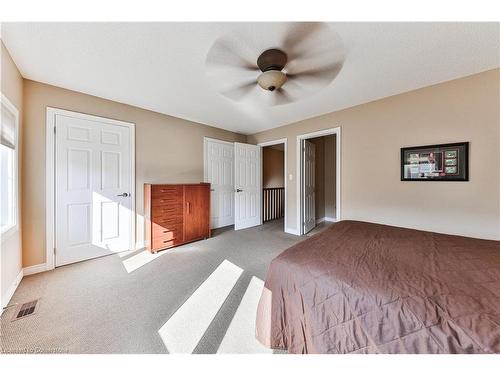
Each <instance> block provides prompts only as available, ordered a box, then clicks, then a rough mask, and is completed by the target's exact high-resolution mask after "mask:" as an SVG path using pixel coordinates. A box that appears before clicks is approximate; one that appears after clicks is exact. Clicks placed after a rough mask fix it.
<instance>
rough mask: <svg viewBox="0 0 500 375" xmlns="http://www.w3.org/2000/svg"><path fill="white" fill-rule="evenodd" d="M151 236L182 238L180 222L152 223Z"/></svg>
mask: <svg viewBox="0 0 500 375" xmlns="http://www.w3.org/2000/svg"><path fill="white" fill-rule="evenodd" d="M151 230H152V235H153V238H156V237H162V238H168V239H174V238H175V239H181V238H182V224H177V223H176V224H159V223H153V226H152V228H151Z"/></svg>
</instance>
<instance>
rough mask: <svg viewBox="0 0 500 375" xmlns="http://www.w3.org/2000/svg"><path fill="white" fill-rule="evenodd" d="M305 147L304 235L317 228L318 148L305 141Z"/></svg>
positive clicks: (303, 180)
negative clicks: (316, 171)
mask: <svg viewBox="0 0 500 375" xmlns="http://www.w3.org/2000/svg"><path fill="white" fill-rule="evenodd" d="M303 142H304V147H303V154H302V158H303V173H302V184H303V185H302V189H303V192H304V200H303V214H304V228H303V229H304V231H303V232H304V234H306V233H308V232H310V231H311V230H312V229H313V228H314V227H315V226H316V202H315V200H316V176H315V164H316V160H315V159H316V146H315V145H314V143H312V142H309V141H307V140H304V141H303Z"/></svg>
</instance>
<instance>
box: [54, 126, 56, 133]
mask: <svg viewBox="0 0 500 375" xmlns="http://www.w3.org/2000/svg"><path fill="white" fill-rule="evenodd" d="M54 134H56V127H55V126H54Z"/></svg>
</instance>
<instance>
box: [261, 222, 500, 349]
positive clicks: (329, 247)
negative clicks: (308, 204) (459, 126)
mask: <svg viewBox="0 0 500 375" xmlns="http://www.w3.org/2000/svg"><path fill="white" fill-rule="evenodd" d="M256 337H257V339H258V340H259V341H260V342H261V343H262V344H264V345H266V346H268V347H270V348H273V349H283V350H287V351H288V352H289V353H500V241H491V240H480V239H473V238H468V237H460V236H451V235H444V234H437V233H432V232H424V231H418V230H412V229H404V228H397V227H392V226H387V225H380V224H373V223H365V222H359V221H341V222H339V223H336V224H334V225H332V226H330V227H329V228H328V229H325V230H324V231H323V232H321V233H319V234H317V235H315V236H313V237H311V238H309V239H307V240H305V241H303V242H300V243H298V244H296V245H295V246H292V247H290V248H289V249H287V250H285V251H284V252H283V253H281V254H280V255H279V256H278V257H276V258H275V259H274V260H273V261H272V262H271V265H270V268H269V271H268V275H267V278H266V281H265V287H264V290H263V292H262V295H261V298H260V301H259V305H258V311H257V322H256Z"/></svg>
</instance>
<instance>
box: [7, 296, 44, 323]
mask: <svg viewBox="0 0 500 375" xmlns="http://www.w3.org/2000/svg"><path fill="white" fill-rule="evenodd" d="M38 301H39V300H38V299H36V300H34V301H30V302H26V303H23V304H22V305H21V307H19V308H18V310H17V312H16V314H15V315H14V318H13V319H12V321H14V320H18V319H21V318H25V317H27V316H30V315H33V314H34V313H35V312H36V310H37V307H38Z"/></svg>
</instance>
